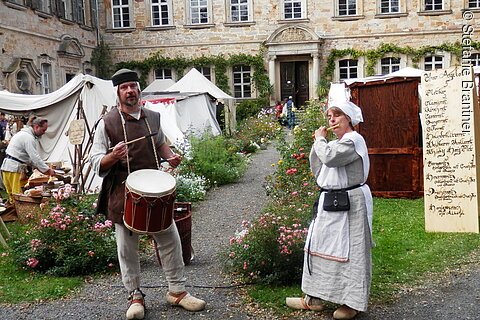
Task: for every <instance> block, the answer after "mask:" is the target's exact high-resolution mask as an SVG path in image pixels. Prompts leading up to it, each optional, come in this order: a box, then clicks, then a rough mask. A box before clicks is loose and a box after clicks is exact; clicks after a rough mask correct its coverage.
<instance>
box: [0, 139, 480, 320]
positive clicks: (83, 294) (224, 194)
mask: <svg viewBox="0 0 480 320" xmlns="http://www.w3.org/2000/svg"><path fill="white" fill-rule="evenodd" d="M278 158H279V155H278V153H277V151H275V150H274V147H273V146H271V147H270V148H269V149H267V150H262V151H260V152H258V153H257V154H255V155H254V156H253V159H252V162H251V165H250V166H249V169H248V171H247V172H246V174H245V175H244V177H243V178H242V179H241V180H240V181H239V182H238V183H235V184H231V185H227V186H222V187H220V188H217V189H216V190H212V191H210V192H209V193H208V198H207V199H206V200H205V201H202V202H200V203H197V204H196V205H195V206H194V208H193V215H192V216H193V227H192V246H193V248H194V251H195V258H194V260H193V262H192V263H191V264H190V265H188V266H187V267H186V275H187V283H188V284H189V287H188V290H189V291H190V292H191V293H193V294H194V295H196V296H198V297H200V298H203V299H205V300H206V301H207V308H206V309H205V310H204V311H202V312H198V313H190V312H187V311H185V310H183V309H181V308H174V307H171V306H169V305H168V304H167V303H166V302H165V301H164V294H165V292H166V282H165V280H164V277H163V272H162V271H161V270H159V268H158V264H157V261H156V258H155V255H154V254H153V253H152V255H151V256H147V257H145V258H144V260H143V261H142V269H143V272H144V273H143V278H142V279H143V285H144V292H145V293H146V295H147V296H146V304H147V313H146V317H145V319H182V320H183V319H218V320H220V319H233V320H243V319H278V318H277V317H274V316H272V315H271V314H270V313H269V312H268V311H267V310H256V309H255V307H254V306H249V305H245V303H244V301H242V297H241V294H240V290H241V289H240V288H238V287H235V286H234V285H233V284H232V283H231V280H230V279H229V278H228V277H227V276H225V275H224V274H222V270H221V266H222V263H221V260H220V257H219V255H218V254H219V252H221V251H222V250H223V249H224V248H226V246H227V244H228V241H229V238H230V237H231V236H232V235H233V234H234V233H235V231H236V230H238V229H239V228H240V225H241V221H242V220H251V219H252V218H253V217H255V216H256V215H258V214H259V212H260V210H261V208H262V207H263V206H264V204H265V203H266V201H267V198H266V196H265V192H264V189H263V183H264V178H265V176H266V175H268V174H271V173H273V170H274V168H273V167H272V166H271V164H272V163H275V162H276V161H277V160H278ZM477 261H478V260H477ZM126 296H127V294H126V292H125V291H124V289H123V286H122V284H121V281H120V276H108V277H103V278H99V279H95V280H93V281H91V282H89V283H87V284H86V285H85V286H84V288H83V289H82V290H81V291H80V292H78V293H77V294H76V295H75V296H73V297H71V298H68V299H64V300H60V301H52V302H44V303H35V304H21V305H0V319H7V320H9V319H15V320H21V319H32V320H33V319H39V320H40V319H48V320H50V319H62V320H67V319H68V320H70V319H102V320H103V319H125V316H124V315H125V311H126ZM333 310H334V309H333V308H330V309H327V310H325V311H322V312H294V313H292V314H290V315H288V316H287V317H284V318H283V319H298V320H299V319H302V320H303V319H322V320H323V319H332V313H333ZM357 319H359V320H417V319H418V320H420V319H422V320H452V319H454V320H478V319H480V268H479V263H475V264H472V265H470V266H468V267H466V268H460V269H458V270H454V271H452V272H450V273H448V274H446V275H445V276H444V277H442V278H441V279H439V278H437V279H435V280H432V281H430V282H428V283H426V284H424V285H423V286H421V287H419V288H416V289H413V290H411V289H408V290H405V292H404V293H403V294H401V295H400V296H399V297H398V299H397V301H395V303H393V304H391V305H388V306H385V305H371V306H370V310H369V311H368V312H367V313H364V314H361V315H359V316H358V317H357Z"/></svg>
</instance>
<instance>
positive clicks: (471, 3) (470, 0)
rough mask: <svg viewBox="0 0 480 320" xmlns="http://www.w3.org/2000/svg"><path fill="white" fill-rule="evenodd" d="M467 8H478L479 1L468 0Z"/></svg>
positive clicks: (479, 6) (479, 5)
mask: <svg viewBox="0 0 480 320" xmlns="http://www.w3.org/2000/svg"><path fill="white" fill-rule="evenodd" d="M468 7H469V8H470V9H473V8H480V0H468Z"/></svg>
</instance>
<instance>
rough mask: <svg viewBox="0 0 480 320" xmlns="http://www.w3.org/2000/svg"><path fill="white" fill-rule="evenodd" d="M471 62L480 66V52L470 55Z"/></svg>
mask: <svg viewBox="0 0 480 320" xmlns="http://www.w3.org/2000/svg"><path fill="white" fill-rule="evenodd" d="M470 64H471V65H472V66H475V67H478V66H480V53H472V54H471V55H470Z"/></svg>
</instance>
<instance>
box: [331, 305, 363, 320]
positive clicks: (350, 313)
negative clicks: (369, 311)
mask: <svg viewBox="0 0 480 320" xmlns="http://www.w3.org/2000/svg"><path fill="white" fill-rule="evenodd" d="M359 313H360V311H358V310H355V309H352V308H350V307H349V306H347V305H345V304H344V305H343V306H341V307H339V308H338V309H337V310H335V312H334V313H333V319H337V320H349V319H353V318H355V317H356V316H357V315H358V314H359Z"/></svg>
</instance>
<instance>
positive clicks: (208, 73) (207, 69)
mask: <svg viewBox="0 0 480 320" xmlns="http://www.w3.org/2000/svg"><path fill="white" fill-rule="evenodd" d="M195 69H197V70H198V71H199V72H200V73H201V74H203V76H204V77H205V78H207V79H208V80H210V81H212V70H211V68H210V67H195Z"/></svg>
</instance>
